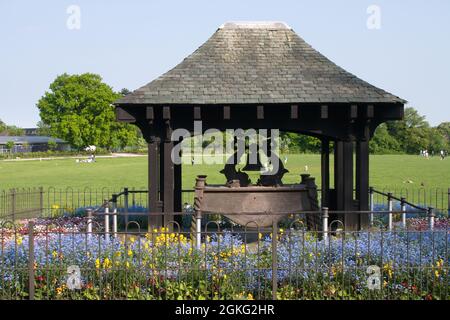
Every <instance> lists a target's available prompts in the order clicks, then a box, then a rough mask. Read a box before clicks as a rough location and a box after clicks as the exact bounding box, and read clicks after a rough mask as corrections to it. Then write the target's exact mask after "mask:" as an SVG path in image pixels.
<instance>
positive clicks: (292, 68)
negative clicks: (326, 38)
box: [116, 22, 405, 105]
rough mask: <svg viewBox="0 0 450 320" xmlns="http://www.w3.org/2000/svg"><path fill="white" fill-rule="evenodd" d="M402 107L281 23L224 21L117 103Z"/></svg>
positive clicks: (400, 101) (385, 93)
mask: <svg viewBox="0 0 450 320" xmlns="http://www.w3.org/2000/svg"><path fill="white" fill-rule="evenodd" d="M270 103H286V104H294V103H405V101H404V100H402V99H401V98H399V97H397V96H394V95H392V94H390V93H388V92H386V91H384V90H382V89H379V88H377V87H375V86H373V85H371V84H369V83H367V82H365V81H363V80H361V79H359V78H358V77H356V76H354V75H353V74H351V73H349V72H347V71H345V70H344V69H342V68H340V67H339V66H337V65H336V64H334V63H333V62H332V61H330V60H329V59H327V58H326V57H325V56H323V55H322V54H320V53H319V52H318V51H316V50H314V49H313V48H312V47H311V46H310V45H308V44H307V43H306V42H305V41H304V40H303V39H302V38H300V37H299V36H298V35H297V34H296V33H295V32H294V31H293V30H292V29H291V28H290V27H288V26H287V25H286V24H284V23H282V22H252V23H236V22H229V23H225V24H224V25H223V26H221V27H220V28H219V29H218V30H217V31H216V32H215V33H214V34H213V35H212V36H211V38H209V39H208V41H206V42H205V43H204V44H203V45H202V46H200V47H199V48H198V49H197V50H196V51H195V52H193V53H192V54H191V55H189V56H188V57H187V58H185V59H184V60H183V61H182V62H181V63H180V64H178V65H177V66H176V67H175V68H173V69H172V70H170V71H168V72H167V73H165V74H163V75H161V76H160V77H159V78H157V79H155V80H153V81H152V82H150V83H148V84H146V85H145V86H143V87H141V88H139V89H137V90H135V91H134V92H132V93H131V94H129V95H127V96H125V97H123V98H121V99H119V100H118V101H117V102H116V105H121V104H194V105H195V104H197V105H199V104H270Z"/></svg>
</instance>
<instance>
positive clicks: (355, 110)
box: [350, 104, 358, 119]
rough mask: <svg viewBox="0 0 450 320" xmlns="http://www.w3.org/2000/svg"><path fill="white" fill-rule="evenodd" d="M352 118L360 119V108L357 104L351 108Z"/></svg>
mask: <svg viewBox="0 0 450 320" xmlns="http://www.w3.org/2000/svg"><path fill="white" fill-rule="evenodd" d="M350 118H351V119H356V118H358V106H357V105H356V104H352V105H351V106H350Z"/></svg>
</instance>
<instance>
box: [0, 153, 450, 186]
mask: <svg viewBox="0 0 450 320" xmlns="http://www.w3.org/2000/svg"><path fill="white" fill-rule="evenodd" d="M330 161H331V163H332V161H333V159H332V158H331V159H330ZM305 166H308V173H310V174H311V175H312V176H314V177H316V178H317V183H318V184H320V156H319V155H311V154H296V155H288V161H287V165H286V167H287V169H288V170H289V173H287V174H286V175H285V177H284V179H283V180H284V182H287V183H291V182H298V181H299V180H300V177H299V174H301V173H305ZM222 167H223V165H218V164H214V165H197V164H196V165H191V164H186V165H183V188H185V189H190V188H192V186H193V185H194V182H195V176H196V175H198V174H206V175H208V179H207V181H208V182H210V183H223V182H224V176H223V175H221V174H220V173H219V170H220V169H221V168H222ZM331 176H332V174H331ZM251 178H252V181H253V182H255V181H256V180H257V174H256V173H251ZM407 181H410V183H408V182H407ZM411 182H412V183H411ZM146 185H147V158H146V157H133V158H98V159H97V162H96V163H76V162H75V159H61V160H43V161H39V160H33V161H0V190H2V189H9V188H21V187H35V186H36V187H38V186H42V187H44V188H48V187H55V188H57V189H60V188H62V189H64V188H66V187H72V188H74V189H82V188H85V187H91V188H103V187H108V188H111V189H118V188H122V187H136V188H145V187H146ZM370 185H371V186H374V187H376V188H391V189H401V188H408V189H420V188H425V189H432V188H433V189H436V188H441V189H445V190H447V188H449V187H450V159H447V160H444V161H441V160H439V158H438V157H434V158H431V159H429V160H427V159H424V158H422V157H419V156H412V155H374V156H371V157H370Z"/></svg>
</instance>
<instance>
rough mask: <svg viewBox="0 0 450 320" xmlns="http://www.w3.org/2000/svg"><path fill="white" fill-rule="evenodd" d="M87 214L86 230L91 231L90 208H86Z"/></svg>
mask: <svg viewBox="0 0 450 320" xmlns="http://www.w3.org/2000/svg"><path fill="white" fill-rule="evenodd" d="M86 214H87V232H88V233H89V234H91V233H92V209H86Z"/></svg>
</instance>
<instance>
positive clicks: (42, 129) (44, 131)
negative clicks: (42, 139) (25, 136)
mask: <svg viewBox="0 0 450 320" xmlns="http://www.w3.org/2000/svg"><path fill="white" fill-rule="evenodd" d="M36 126H37V134H38V135H40V136H46V137H49V136H51V130H50V126H49V125H47V124H45V123H44V122H42V121H38V123H37V125H36Z"/></svg>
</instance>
